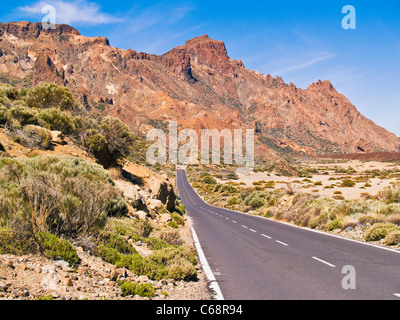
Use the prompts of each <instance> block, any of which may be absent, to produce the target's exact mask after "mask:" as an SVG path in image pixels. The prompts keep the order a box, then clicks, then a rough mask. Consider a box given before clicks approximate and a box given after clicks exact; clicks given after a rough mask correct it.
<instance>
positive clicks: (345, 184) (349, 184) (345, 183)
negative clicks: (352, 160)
mask: <svg viewBox="0 0 400 320" xmlns="http://www.w3.org/2000/svg"><path fill="white" fill-rule="evenodd" d="M355 185H356V183H355V182H354V181H353V180H350V179H344V180H342V183H341V185H340V187H341V188H352V187H354V186H355Z"/></svg>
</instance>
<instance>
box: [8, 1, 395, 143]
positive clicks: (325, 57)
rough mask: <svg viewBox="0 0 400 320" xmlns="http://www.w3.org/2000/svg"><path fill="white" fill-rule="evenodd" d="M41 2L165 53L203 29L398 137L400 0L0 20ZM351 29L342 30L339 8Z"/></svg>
mask: <svg viewBox="0 0 400 320" xmlns="http://www.w3.org/2000/svg"><path fill="white" fill-rule="evenodd" d="M45 4H51V5H54V6H55V7H56V9H57V23H67V24H70V25H72V26H74V27H76V28H77V29H78V30H79V31H80V32H81V33H82V34H83V35H85V36H98V35H101V36H105V37H108V38H109V40H110V42H111V45H112V46H115V47H118V48H122V49H128V48H131V49H134V50H136V51H144V52H148V53H155V54H163V53H165V52H167V51H169V50H170V49H172V48H173V47H175V46H179V45H182V44H184V43H185V41H186V40H188V39H191V38H193V37H196V36H200V35H203V34H209V36H210V37H211V38H213V39H217V40H223V41H224V42H225V44H226V47H227V49H228V54H229V56H230V57H231V58H234V59H241V60H242V61H243V62H244V64H245V66H246V67H247V68H249V69H251V70H257V71H259V72H261V73H263V74H272V75H274V76H275V75H279V76H281V77H282V78H283V80H284V81H285V82H287V83H290V82H293V83H294V84H295V85H297V86H298V87H301V88H307V87H308V85H310V84H311V83H313V82H316V81H317V80H319V79H321V80H330V81H331V82H332V83H333V85H334V86H335V88H336V89H337V90H338V91H339V92H341V93H343V94H344V95H346V96H347V97H348V98H349V99H350V101H351V102H352V103H353V104H354V105H355V106H356V107H357V108H358V110H359V111H360V112H361V113H362V114H363V115H365V116H366V117H368V118H370V119H371V120H373V121H374V122H376V123H377V124H379V125H381V126H383V127H385V128H386V129H388V130H389V131H392V132H394V133H396V134H397V135H398V136H400V62H399V60H400V59H399V57H400V1H397V0H381V1H379V2H378V1H372V0H346V1H340V0H328V1H321V0H319V1H314V0H308V1H290V0H287V1H276V0H273V1H271V0H264V1H252V0H248V1H215V0H214V1H209V0H203V1H181V0H177V1H153V0H148V1H125V0H122V1H121V0H119V1H115V0H114V1H108V0H36V1H25V0H23V1H18V2H17V3H15V2H11V1H7V2H3V3H2V5H1V8H2V10H1V13H0V21H1V22H9V21H19V20H29V21H41V20H42V18H43V16H44V14H42V13H41V8H42V7H43V5H45ZM345 5H353V6H354V7H355V9H356V17H357V29H356V30H344V29H343V28H342V19H343V17H344V16H345V15H344V14H342V7H343V6H345Z"/></svg>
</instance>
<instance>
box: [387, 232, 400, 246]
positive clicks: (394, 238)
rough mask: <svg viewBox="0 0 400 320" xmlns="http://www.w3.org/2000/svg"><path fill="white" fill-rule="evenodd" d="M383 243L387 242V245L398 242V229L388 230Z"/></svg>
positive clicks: (399, 234)
mask: <svg viewBox="0 0 400 320" xmlns="http://www.w3.org/2000/svg"><path fill="white" fill-rule="evenodd" d="M385 244H387V245H388V246H395V245H398V244H400V231H392V232H390V233H389V234H388V235H387V237H386V239H385Z"/></svg>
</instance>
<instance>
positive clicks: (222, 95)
mask: <svg viewBox="0 0 400 320" xmlns="http://www.w3.org/2000/svg"><path fill="white" fill-rule="evenodd" d="M0 39H1V41H0V63H1V65H0V79H2V81H4V80H6V82H12V84H16V85H19V86H24V85H25V84H27V83H29V84H32V85H37V84H39V83H42V82H54V83H56V84H58V85H62V86H66V87H68V88H69V89H70V90H71V91H72V92H73V93H74V94H75V95H76V96H77V97H78V98H79V99H80V101H81V103H82V104H84V105H85V106H86V107H87V108H90V109H92V110H95V111H100V112H105V113H108V114H109V115H113V116H116V117H118V118H120V119H121V120H123V121H124V122H125V123H126V124H127V125H129V126H130V127H131V128H132V129H135V130H137V129H136V128H139V130H140V131H141V132H142V133H145V132H146V131H147V130H149V129H150V128H152V127H154V125H152V124H154V122H156V123H161V124H162V123H166V122H168V121H178V123H180V124H181V125H182V126H183V124H184V125H185V127H187V126H191V127H192V128H194V129H197V130H200V129H211V128H213V127H207V126H208V125H207V121H204V119H205V117H207V118H206V119H209V123H210V125H212V124H213V123H214V124H215V123H218V124H219V126H221V124H226V126H225V127H226V128H242V129H254V130H255V131H256V139H257V146H258V150H269V151H270V152H271V153H275V152H294V153H299V154H309V155H313V154H324V153H354V152H361V153H362V152H365V153H367V152H398V151H400V139H399V138H398V137H397V136H396V135H394V134H393V133H390V132H389V131H387V130H386V129H384V128H382V127H380V126H378V125H376V124H375V123H373V122H372V121H371V120H369V119H367V118H365V117H364V116H362V115H361V114H360V112H359V111H358V110H357V108H356V107H355V106H354V105H353V104H352V103H351V102H350V101H349V100H348V99H347V98H346V97H345V96H344V95H343V94H341V93H339V92H337V90H336V89H335V88H334V86H333V84H332V83H331V82H330V81H328V80H325V81H321V80H319V81H316V82H315V83H313V84H310V86H309V87H308V88H307V89H300V88H297V87H296V86H295V85H294V84H292V83H290V84H286V83H285V82H284V81H283V80H282V78H280V77H275V78H274V77H272V76H271V75H263V74H261V73H259V72H257V71H251V70H248V69H246V68H245V66H244V64H243V62H242V61H241V60H234V59H231V58H230V57H229V55H228V51H227V48H226V46H225V44H224V42H222V41H217V40H213V39H211V38H210V37H209V36H208V35H203V36H200V37H196V38H193V39H190V40H188V41H186V43H185V44H184V45H182V46H178V47H175V48H173V49H171V50H170V51H168V52H166V53H165V54H163V55H154V54H148V53H143V52H136V51H134V50H131V49H128V50H122V49H118V48H114V47H112V46H111V45H110V42H109V40H108V39H107V38H105V37H92V38H89V37H85V36H82V35H81V34H80V32H79V31H78V30H77V29H75V28H73V27H71V26H68V25H57V26H56V29H55V30H44V29H43V28H42V27H41V24H40V23H30V22H12V23H5V24H0ZM267 153H268V152H267Z"/></svg>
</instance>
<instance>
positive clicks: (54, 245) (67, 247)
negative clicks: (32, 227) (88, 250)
mask: <svg viewBox="0 0 400 320" xmlns="http://www.w3.org/2000/svg"><path fill="white" fill-rule="evenodd" d="M36 237H37V243H38V245H39V247H40V251H41V252H42V253H43V254H44V255H45V256H46V257H47V258H50V259H62V260H64V261H66V262H68V263H69V264H70V265H75V264H77V263H78V261H79V258H78V255H77V253H76V250H75V249H74V247H73V246H72V245H71V244H70V243H69V242H68V241H67V240H64V239H60V238H58V237H56V236H54V235H52V234H50V233H46V232H40V233H38V234H37V236H36Z"/></svg>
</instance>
